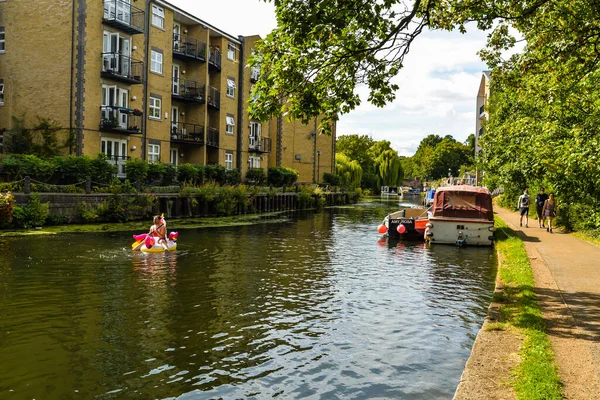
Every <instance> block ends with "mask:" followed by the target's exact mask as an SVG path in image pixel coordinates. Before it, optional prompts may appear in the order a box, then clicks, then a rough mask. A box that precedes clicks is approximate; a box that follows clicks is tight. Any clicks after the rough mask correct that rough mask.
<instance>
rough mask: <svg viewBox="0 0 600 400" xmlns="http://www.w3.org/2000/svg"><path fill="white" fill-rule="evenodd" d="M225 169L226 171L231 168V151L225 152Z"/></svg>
mask: <svg viewBox="0 0 600 400" xmlns="http://www.w3.org/2000/svg"><path fill="white" fill-rule="evenodd" d="M225 169H226V170H228V171H231V170H232V169H233V153H225Z"/></svg>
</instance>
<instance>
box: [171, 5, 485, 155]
mask: <svg viewBox="0 0 600 400" xmlns="http://www.w3.org/2000/svg"><path fill="white" fill-rule="evenodd" d="M170 2H171V3H172V4H173V5H175V6H177V7H179V8H181V9H183V10H186V11H188V12H190V13H191V14H193V15H195V16H197V17H198V18H200V19H203V20H205V21H206V22H208V23H209V24H211V25H213V26H215V27H217V28H219V29H221V30H223V31H225V32H227V33H229V34H230V35H232V36H238V35H254V34H259V35H261V36H263V37H264V36H266V35H267V34H268V33H269V32H270V31H271V30H272V29H273V28H274V27H275V26H276V19H275V11H274V5H273V3H270V2H269V3H265V2H264V1H260V0H221V1H219V2H215V3H209V4H210V5H207V4H206V2H199V1H197V0H170ZM223 10H228V11H229V12H224V11H223ZM485 41H486V33H484V32H481V31H477V30H476V29H472V30H470V31H469V32H468V33H467V34H465V35H463V34H460V33H459V32H445V31H429V32H425V33H423V34H422V35H421V36H420V37H418V38H417V39H416V41H415V42H414V43H413V45H412V47H411V51H410V53H409V54H408V56H407V57H406V58H405V65H404V68H403V69H402V70H401V71H400V73H399V74H398V76H397V77H396V78H395V79H394V83H397V84H398V85H399V86H400V90H399V91H398V92H397V93H396V96H397V97H396V100H395V101H394V102H393V103H391V104H388V105H386V106H385V107H384V108H378V107H375V106H373V105H371V104H369V103H368V102H367V97H368V90H367V88H365V87H359V88H357V92H358V93H359V94H360V96H361V99H362V104H361V106H359V107H358V108H357V109H356V110H354V111H352V112H351V113H350V114H347V115H342V116H341V117H340V121H339V122H338V127H337V131H338V135H343V134H352V133H358V134H361V135H362V134H366V135H370V136H372V137H373V138H374V139H375V140H389V141H390V142H391V143H392V147H393V148H394V149H396V150H397V151H398V152H399V153H400V154H401V155H412V154H413V153H414V151H415V150H416V148H417V147H418V145H419V142H420V141H421V139H422V138H424V137H425V136H427V135H429V134H432V133H433V134H437V135H441V136H444V135H452V136H454V138H456V139H457V140H459V141H464V140H465V139H466V138H467V136H468V135H469V134H471V133H474V131H475V113H476V110H475V108H476V103H475V101H476V94H477V90H478V88H479V82H480V80H481V71H482V70H484V69H486V66H485V64H484V63H483V62H481V60H480V59H479V57H478V56H477V51H478V50H480V49H482V48H483V47H484V46H485Z"/></svg>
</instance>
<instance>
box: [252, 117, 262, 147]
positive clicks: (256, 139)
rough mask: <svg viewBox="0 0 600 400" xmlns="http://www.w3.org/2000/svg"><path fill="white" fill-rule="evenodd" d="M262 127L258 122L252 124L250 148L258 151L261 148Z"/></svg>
mask: <svg viewBox="0 0 600 400" xmlns="http://www.w3.org/2000/svg"><path fill="white" fill-rule="evenodd" d="M261 128H262V126H261V125H260V124H259V123H257V122H251V123H250V148H251V149H257V148H259V147H260V136H261Z"/></svg>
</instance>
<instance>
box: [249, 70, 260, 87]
mask: <svg viewBox="0 0 600 400" xmlns="http://www.w3.org/2000/svg"><path fill="white" fill-rule="evenodd" d="M259 76H260V70H259V69H258V68H252V69H250V82H252V83H256V82H258V77H259Z"/></svg>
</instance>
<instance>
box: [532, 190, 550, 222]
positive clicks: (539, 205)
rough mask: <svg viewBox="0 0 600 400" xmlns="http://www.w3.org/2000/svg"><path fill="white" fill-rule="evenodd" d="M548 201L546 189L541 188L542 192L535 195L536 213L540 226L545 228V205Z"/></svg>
mask: <svg viewBox="0 0 600 400" xmlns="http://www.w3.org/2000/svg"><path fill="white" fill-rule="evenodd" d="M546 200H548V194H546V193H544V188H540V192H539V193H538V194H536V195H535V211H536V213H537V219H538V226H539V227H540V228H545V227H546V226H545V225H544V213H543V212H542V211H543V209H544V203H545V202H546Z"/></svg>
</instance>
